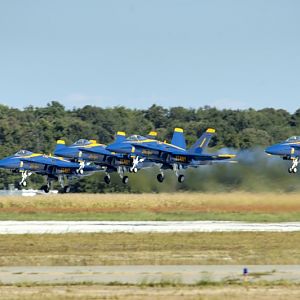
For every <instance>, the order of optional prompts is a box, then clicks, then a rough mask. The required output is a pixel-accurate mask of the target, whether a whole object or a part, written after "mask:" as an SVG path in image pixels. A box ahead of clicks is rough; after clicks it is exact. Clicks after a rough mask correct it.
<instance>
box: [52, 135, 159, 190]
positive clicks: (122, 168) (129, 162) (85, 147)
mask: <svg viewBox="0 0 300 300" xmlns="http://www.w3.org/2000/svg"><path fill="white" fill-rule="evenodd" d="M148 136H149V137H150V136H151V137H153V138H154V137H155V136H156V132H150V133H149V134H148ZM125 140H126V135H125V132H123V131H118V132H117V134H116V139H115V141H114V143H117V144H119V143H122V142H123V141H125ZM54 154H55V155H57V156H60V157H64V158H68V159H70V160H71V161H73V162H77V163H79V165H80V168H83V167H84V166H85V165H86V164H87V163H88V162H93V163H95V164H96V165H98V166H101V167H103V168H104V170H105V172H106V175H105V177H104V181H105V182H106V183H107V184H109V183H110V181H111V179H110V173H112V172H117V173H118V174H119V176H120V177H121V179H122V182H123V183H124V184H127V183H128V181H129V178H128V176H125V175H124V174H125V173H126V172H134V173H136V172H137V171H138V170H139V169H142V168H145V167H151V166H153V163H149V162H147V161H145V159H143V160H138V161H136V158H135V157H134V156H133V155H132V154H131V153H126V154H120V153H114V152H111V151H109V150H107V146H106V145H103V144H98V143H97V142H96V141H95V140H86V139H80V140H78V141H77V142H75V143H74V144H72V145H68V146H67V145H65V141H63V140H58V141H57V145H56V148H55V151H54ZM133 165H134V167H132V166H133Z"/></svg>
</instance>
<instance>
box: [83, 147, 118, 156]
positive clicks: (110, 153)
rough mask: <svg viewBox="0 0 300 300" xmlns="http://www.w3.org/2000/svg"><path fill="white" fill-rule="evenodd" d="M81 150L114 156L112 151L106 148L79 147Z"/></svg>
mask: <svg viewBox="0 0 300 300" xmlns="http://www.w3.org/2000/svg"><path fill="white" fill-rule="evenodd" d="M79 150H80V151H81V152H85V153H94V154H101V155H107V156H115V155H114V154H113V153H112V152H110V151H108V150H106V149H104V148H103V149H99V148H98V149H93V148H79Z"/></svg>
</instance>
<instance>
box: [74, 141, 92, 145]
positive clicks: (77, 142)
mask: <svg viewBox="0 0 300 300" xmlns="http://www.w3.org/2000/svg"><path fill="white" fill-rule="evenodd" d="M90 144H92V142H91V141H88V140H85V139H80V140H78V141H76V142H75V143H74V144H73V145H75V146H86V145H90Z"/></svg>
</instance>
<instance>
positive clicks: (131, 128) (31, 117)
mask: <svg viewBox="0 0 300 300" xmlns="http://www.w3.org/2000/svg"><path fill="white" fill-rule="evenodd" d="M174 127H182V128H183V129H184V132H185V136H186V140H187V144H188V145H191V144H192V143H193V142H195V140H196V139H197V137H199V136H200V135H201V134H202V133H203V132H204V131H205V130H206V129H207V128H208V127H213V128H215V129H216V132H217V135H216V136H215V137H214V138H213V140H212V142H211V147H213V148H214V149H215V150H216V149H220V148H232V149H237V150H244V149H250V148H254V147H264V146H266V145H269V144H272V143H275V142H278V141H281V140H284V139H286V138H288V137H289V136H292V135H300V109H299V110H297V111H296V112H295V113H289V112H287V111H285V110H283V109H273V108H265V109H261V110H254V109H247V110H231V109H223V110H219V109H216V108H214V107H209V106H205V107H201V108H198V109H194V108H183V107H172V108H164V107H161V106H157V105H152V106H151V107H150V108H148V109H145V110H142V109H128V108H125V107H122V106H121V107H114V108H101V107H95V106H90V105H87V106H85V107H83V108H76V109H72V110H68V109H65V107H64V106H63V105H61V104H60V103H59V102H55V101H54V102H51V103H49V104H48V105H47V106H46V107H32V106H29V107H27V108H25V109H24V110H19V109H15V108H9V107H7V106H4V105H0V144H1V147H0V157H1V158H2V157H4V156H7V155H10V154H12V153H14V152H16V151H18V150H19V149H28V150H31V151H34V152H44V153H46V154H48V153H52V152H53V150H54V147H55V144H56V140H57V139H64V140H65V141H66V143H72V142H74V141H76V140H77V139H79V138H86V139H95V140H97V141H98V142H101V143H104V144H108V143H111V142H112V141H113V139H114V135H115V132H116V131H118V130H122V131H125V132H126V133H127V134H141V135H145V134H147V133H148V132H149V131H150V130H156V131H157V132H158V138H159V139H160V140H168V141H169V140H170V138H171V136H172V132H173V129H174ZM200 169H201V168H200ZM220 169H221V168H220ZM283 171H284V170H283ZM199 172H201V170H199ZM4 174H5V175H4ZM7 174H8V173H3V172H1V178H0V188H3V186H6V185H7V184H8V182H10V181H11V180H12V178H13V180H15V181H16V180H17V179H16V177H15V176H13V177H11V176H8V175H7ZM101 176H102V175H101V174H100V175H96V176H92V177H88V178H85V179H84V180H82V181H80V182H78V183H76V184H75V189H76V190H78V191H89V192H96V191H98V192H99V191H100V192H103V191H108V190H116V191H124V189H125V190H128V191H136V192H139V191H143V190H144V189H143V188H142V187H141V188H137V187H134V185H133V184H131V185H129V186H128V187H123V186H122V185H121V184H119V183H118V184H115V185H114V184H113V185H111V186H110V187H106V186H105V185H104V184H103V183H102V180H99V178H100V177H101ZM133 176H134V175H133ZM136 176H139V175H136ZM147 176H148V175H145V176H144V177H145V178H148V177H147ZM151 179H152V176H150V177H149V180H151ZM147 180H148V179H147ZM153 180H155V178H153ZM40 181H41V179H40V178H37V177H36V176H35V177H34V178H33V179H32V182H33V184H35V183H36V184H39V183H40ZM115 181H116V182H118V180H117V179H116V180H115ZM133 181H134V180H133ZM133 181H132V182H133ZM160 186H161V185H158V186H157V183H155V184H154V186H153V188H151V189H150V191H159V190H161V189H162V187H160ZM166 186H167V188H166ZM166 186H165V187H164V188H163V189H164V190H165V189H168V184H167V183H166ZM183 187H184V188H186V189H189V188H190V187H189V186H188V183H186V184H185V185H183ZM174 188H175V189H177V185H176V186H175V187H174ZM178 188H179V187H178ZM181 188H182V187H181ZM196 189H197V188H196ZM146 190H147V191H148V190H149V188H147V189H146Z"/></svg>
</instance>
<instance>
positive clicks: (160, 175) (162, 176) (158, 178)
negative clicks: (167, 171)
mask: <svg viewBox="0 0 300 300" xmlns="http://www.w3.org/2000/svg"><path fill="white" fill-rule="evenodd" d="M156 178H157V181H158V182H160V183H162V182H163V181H164V179H165V176H164V173H159V174H158V175H157V177H156Z"/></svg>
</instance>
